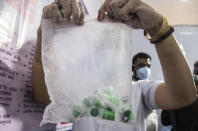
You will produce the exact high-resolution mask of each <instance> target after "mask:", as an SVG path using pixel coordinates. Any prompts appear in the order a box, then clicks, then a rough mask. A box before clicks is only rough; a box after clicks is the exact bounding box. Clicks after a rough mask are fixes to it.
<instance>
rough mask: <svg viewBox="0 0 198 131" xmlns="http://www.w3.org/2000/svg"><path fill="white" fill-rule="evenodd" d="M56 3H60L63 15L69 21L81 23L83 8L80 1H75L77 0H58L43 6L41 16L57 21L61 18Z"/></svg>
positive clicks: (82, 20)
mask: <svg viewBox="0 0 198 131" xmlns="http://www.w3.org/2000/svg"><path fill="white" fill-rule="evenodd" d="M57 3H60V5H61V6H62V8H63V9H62V11H63V13H64V17H65V18H66V19H67V20H68V21H70V20H72V21H74V23H76V24H82V23H83V22H84V17H85V13H84V8H83V5H82V3H81V2H77V0H58V1H55V2H53V3H51V4H50V5H47V6H45V7H44V8H43V15H42V18H45V19H52V20H54V21H56V22H58V21H59V20H60V18H61V14H60V12H59V8H58V5H57Z"/></svg>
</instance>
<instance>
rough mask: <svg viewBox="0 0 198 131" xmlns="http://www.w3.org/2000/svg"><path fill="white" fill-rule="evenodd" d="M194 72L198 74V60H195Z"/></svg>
mask: <svg viewBox="0 0 198 131" xmlns="http://www.w3.org/2000/svg"><path fill="white" fill-rule="evenodd" d="M193 74H194V75H198V61H195V63H194V70H193Z"/></svg>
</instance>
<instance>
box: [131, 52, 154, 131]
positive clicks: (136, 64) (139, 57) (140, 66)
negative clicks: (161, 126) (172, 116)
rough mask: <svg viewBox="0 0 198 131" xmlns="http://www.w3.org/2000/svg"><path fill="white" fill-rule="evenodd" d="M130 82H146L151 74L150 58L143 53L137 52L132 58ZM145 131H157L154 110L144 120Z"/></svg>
mask: <svg viewBox="0 0 198 131" xmlns="http://www.w3.org/2000/svg"><path fill="white" fill-rule="evenodd" d="M132 72H133V76H132V81H138V80H148V79H149V77H150V74H151V56H150V55H149V54H147V53H145V52H139V53H137V54H135V55H134V56H133V58H132ZM146 126H147V127H146V131H157V129H158V115H157V113H156V110H152V112H151V113H150V114H149V115H148V117H147V118H146Z"/></svg>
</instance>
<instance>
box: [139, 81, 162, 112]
mask: <svg viewBox="0 0 198 131" xmlns="http://www.w3.org/2000/svg"><path fill="white" fill-rule="evenodd" d="M138 83H139V85H140V88H142V99H143V103H144V104H145V106H146V107H147V108H148V109H150V110H152V109H159V107H157V105H156V103H155V91H156V89H157V87H158V86H159V84H160V83H162V81H150V80H142V81H139V82H138Z"/></svg>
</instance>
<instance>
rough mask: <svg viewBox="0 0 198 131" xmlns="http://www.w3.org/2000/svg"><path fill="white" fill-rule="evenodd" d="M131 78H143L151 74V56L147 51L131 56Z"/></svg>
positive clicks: (136, 79) (134, 79) (135, 79)
mask: <svg viewBox="0 0 198 131" xmlns="http://www.w3.org/2000/svg"><path fill="white" fill-rule="evenodd" d="M132 72H133V76H132V80H133V81H138V80H145V79H148V78H149V77H150V74H151V57H150V55H148V54H147V53H144V52H140V53H137V54H136V55H134V56H133V59H132Z"/></svg>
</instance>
